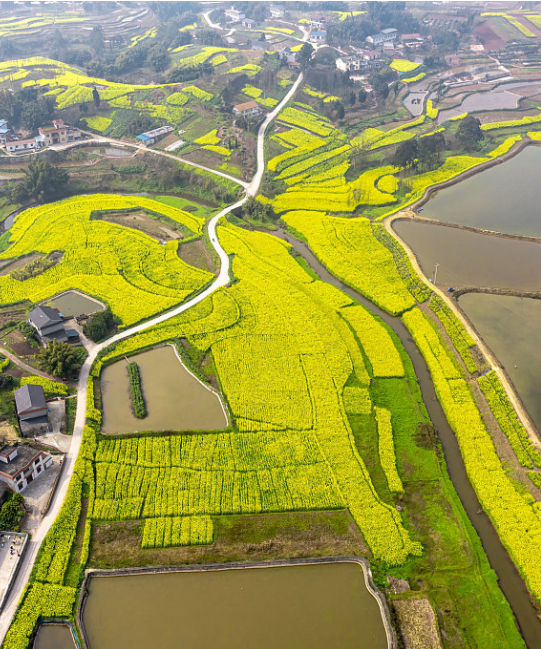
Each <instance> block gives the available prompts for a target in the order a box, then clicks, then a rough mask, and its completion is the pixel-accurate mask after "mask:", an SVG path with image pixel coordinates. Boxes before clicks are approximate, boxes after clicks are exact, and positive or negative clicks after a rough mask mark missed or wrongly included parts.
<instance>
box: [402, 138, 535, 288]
mask: <svg viewBox="0 0 541 649" xmlns="http://www.w3.org/2000/svg"><path fill="white" fill-rule="evenodd" d="M540 153H541V151H540ZM392 227H393V230H395V232H396V233H397V234H398V236H399V237H400V238H401V239H402V240H403V241H404V242H405V243H406V244H407V245H408V247H409V248H410V249H411V250H412V251H413V253H414V254H415V256H416V257H417V259H418V261H419V265H420V266H421V269H422V270H423V272H424V274H425V275H426V276H427V277H428V278H430V279H434V270H435V267H436V264H438V271H437V276H436V283H437V284H438V285H439V286H443V287H448V286H451V287H453V288H460V287H463V286H477V287H490V288H503V289H511V290H516V291H541V243H537V242H535V241H524V240H520V239H511V238H507V237H496V236H492V235H488V234H482V233H479V232H472V231H471V230H462V229H459V228H454V227H448V226H445V225H438V224H435V223H426V222H423V221H422V220H421V221H417V220H405V219H401V220H397V221H395V222H394V223H393V226H392Z"/></svg>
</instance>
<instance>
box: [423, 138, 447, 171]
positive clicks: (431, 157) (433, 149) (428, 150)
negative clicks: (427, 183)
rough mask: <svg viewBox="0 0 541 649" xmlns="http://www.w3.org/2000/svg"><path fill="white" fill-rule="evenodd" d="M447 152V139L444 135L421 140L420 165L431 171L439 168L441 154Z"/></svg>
mask: <svg viewBox="0 0 541 649" xmlns="http://www.w3.org/2000/svg"><path fill="white" fill-rule="evenodd" d="M444 150H445V138H444V137H443V134H442V133H434V135H431V136H427V137H423V138H420V139H419V164H420V165H421V166H423V167H426V168H428V169H429V170H431V169H435V168H436V167H439V165H440V162H441V155H440V154H441V153H442V151H444Z"/></svg>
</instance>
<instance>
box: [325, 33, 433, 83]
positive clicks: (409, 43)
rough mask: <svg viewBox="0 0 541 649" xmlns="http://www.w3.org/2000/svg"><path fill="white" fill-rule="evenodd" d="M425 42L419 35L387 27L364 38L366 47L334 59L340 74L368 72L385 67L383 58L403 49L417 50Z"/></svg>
mask: <svg viewBox="0 0 541 649" xmlns="http://www.w3.org/2000/svg"><path fill="white" fill-rule="evenodd" d="M424 42H425V40H424V38H422V37H421V35H420V34H400V33H399V31H398V29H395V28H394V27H389V28H388V29H382V30H381V32H378V33H377V34H372V35H371V36H367V38H366V45H367V46H366V47H365V48H363V49H360V50H356V51H355V52H353V53H352V54H351V55H349V56H341V57H340V58H338V59H336V67H337V68H338V69H339V70H342V72H370V71H372V70H379V69H381V68H383V67H384V66H385V65H386V61H385V59H384V58H383V57H384V55H386V56H387V57H389V56H391V57H392V56H393V55H394V54H395V53H397V54H398V53H400V52H403V50H404V49H405V48H409V49H417V48H418V47H421V45H423V43H424Z"/></svg>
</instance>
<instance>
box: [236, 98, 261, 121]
mask: <svg viewBox="0 0 541 649" xmlns="http://www.w3.org/2000/svg"><path fill="white" fill-rule="evenodd" d="M262 112H263V109H262V108H261V106H260V105H259V104H258V103H257V102H255V101H253V100H252V101H245V102H244V103H243V104H237V105H236V106H233V115H237V116H239V117H244V118H247V117H258V116H259V115H261V113H262Z"/></svg>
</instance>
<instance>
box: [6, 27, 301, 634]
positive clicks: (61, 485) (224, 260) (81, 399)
mask: <svg viewBox="0 0 541 649" xmlns="http://www.w3.org/2000/svg"><path fill="white" fill-rule="evenodd" d="M307 37H308V35H307V34H306V38H307ZM302 79H303V73H302V72H301V73H300V74H299V76H298V78H297V80H296V81H295V83H294V84H293V86H291V88H290V90H289V92H288V93H287V94H286V96H285V97H284V98H283V99H282V101H281V102H280V103H279V104H278V105H277V106H276V108H275V109H274V110H273V111H272V112H271V113H269V114H268V115H267V117H266V118H265V121H264V122H263V123H262V124H261V126H260V128H259V131H258V134H257V171H256V174H255V175H254V177H253V179H252V181H251V182H250V183H249V184H248V185H246V184H245V183H240V184H242V185H245V188H246V194H245V196H244V197H243V198H242V199H241V200H239V201H237V202H236V203H234V204H233V205H230V206H228V207H226V208H224V209H223V210H222V211H221V212H219V213H218V214H216V216H214V217H213V218H212V219H211V220H210V221H209V224H208V232H209V239H210V242H211V244H212V246H213V248H214V249H215V250H216V252H217V253H218V255H219V257H220V272H219V274H218V276H217V277H216V279H215V280H214V282H213V283H212V284H211V285H210V286H208V287H207V288H206V289H205V290H204V291H203V292H202V293H200V294H198V295H196V296H195V297H194V298H192V299H191V300H189V301H188V302H185V303H184V304H181V305H179V306H178V307H176V308H174V309H172V310H171V311H167V312H166V313H163V314H162V315H159V316H156V317H155V318H152V320H149V321H147V322H143V323H141V324H139V325H135V326H134V327H130V328H129V329H125V330H124V331H122V332H120V333H118V334H116V336H113V337H112V338H109V339H108V340H106V341H105V342H103V343H100V344H99V345H96V346H95V347H94V348H93V349H92V351H91V352H90V354H89V356H88V357H87V359H86V361H85V363H84V365H83V366H82V368H81V372H80V375H79V383H78V390H77V415H76V418H75V426H74V430H73V437H72V440H71V445H70V448H69V451H68V452H67V454H66V456H65V458H64V465H63V471H62V474H61V476H60V480H59V481H58V485H57V488H56V491H55V494H54V496H53V500H52V502H51V506H50V508H49V511H48V512H47V514H46V515H45V516H44V517H43V519H42V521H41V522H40V524H39V526H38V527H37V528H36V530H35V531H34V534H33V536H32V538H31V539H30V541H29V543H28V546H27V550H26V553H25V555H24V557H23V558H22V559H21V564H20V567H19V573H18V576H17V579H16V581H15V583H14V585H13V588H12V590H11V593H10V595H9V597H8V599H7V601H6V603H5V606H4V608H3V610H2V612H1V614H0V643H2V642H3V640H4V637H5V635H6V632H7V630H8V629H9V626H10V624H11V622H12V620H13V616H14V615H15V611H16V610H17V605H18V602H19V599H20V597H21V594H22V592H23V589H24V587H25V585H26V583H27V582H28V579H29V577H30V573H31V571H32V568H33V566H34V563H35V560H36V555H37V552H38V550H39V547H40V545H41V543H42V541H43V539H44V538H45V536H46V534H47V532H48V531H49V529H50V527H51V525H52V524H53V522H54V520H55V518H56V517H57V515H58V513H59V511H60V509H61V507H62V504H63V502H64V498H65V497H66V493H67V490H68V486H69V482H70V480H71V477H72V475H73V468H74V465H75V460H76V459H77V455H78V453H79V449H80V448H81V442H82V435H83V428H84V425H85V418H86V393H87V389H86V383H87V379H88V377H89V374H90V370H91V367H92V364H93V363H94V361H95V359H96V356H97V355H98V354H99V352H100V351H102V350H103V349H105V348H106V347H108V346H109V345H110V344H112V343H114V342H117V341H119V340H122V339H123V338H127V337H128V336H132V335H133V334H136V333H138V332H140V331H143V330H145V329H148V328H149V327H153V326H154V325H157V324H159V323H161V322H164V321H166V320H169V319H170V318H173V317H174V316H176V315H178V314H180V313H183V312H184V311H187V310H188V309H191V308H192V307H193V306H195V305H196V304H199V302H201V301H202V300H204V299H205V298H207V297H208V296H209V295H211V294H212V293H214V291H216V290H217V289H218V288H220V287H222V286H226V285H227V284H228V283H229V257H228V255H227V253H226V251H225V250H224V249H223V248H222V246H221V245H220V242H219V240H218V236H217V233H216V226H217V225H218V222H219V221H220V219H221V218H222V217H224V216H225V215H226V214H228V213H229V212H231V211H232V210H234V209H236V208H237V207H240V206H241V205H242V204H243V203H244V201H246V200H247V199H248V197H249V196H255V195H256V194H257V192H258V190H259V186H260V184H261V180H262V178H263V174H264V172H265V131H266V129H267V127H268V126H269V124H270V123H271V122H272V120H273V119H274V118H275V117H276V116H277V115H278V113H279V112H280V111H281V110H282V108H283V107H284V106H285V105H286V104H287V102H288V101H289V100H290V99H291V98H292V97H293V95H294V94H295V92H296V91H297V88H298V87H299V85H300V84H301V83H302ZM153 152H154V153H157V152H156V151H153ZM160 154H162V155H167V154H163V153H162V152H160ZM169 157H174V158H176V157H175V156H169ZM176 159H177V160H178V158H176ZM192 164H193V163H192ZM194 166H198V165H194ZM207 170H208V171H211V172H212V173H218V174H219V175H221V176H224V175H225V174H223V173H219V172H214V171H213V170H212V169H207ZM226 177H227V176H226ZM232 180H235V181H236V182H239V181H238V180H237V179H233V178H232Z"/></svg>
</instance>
